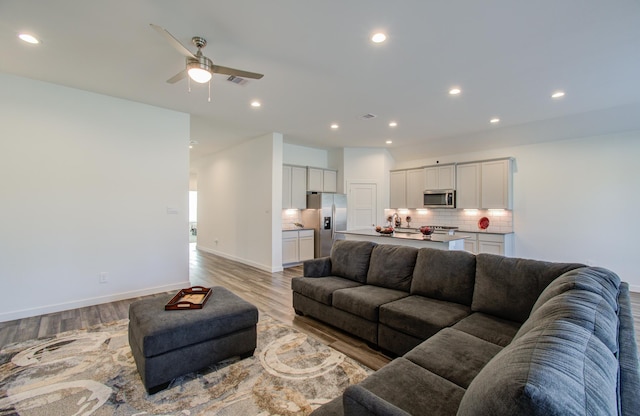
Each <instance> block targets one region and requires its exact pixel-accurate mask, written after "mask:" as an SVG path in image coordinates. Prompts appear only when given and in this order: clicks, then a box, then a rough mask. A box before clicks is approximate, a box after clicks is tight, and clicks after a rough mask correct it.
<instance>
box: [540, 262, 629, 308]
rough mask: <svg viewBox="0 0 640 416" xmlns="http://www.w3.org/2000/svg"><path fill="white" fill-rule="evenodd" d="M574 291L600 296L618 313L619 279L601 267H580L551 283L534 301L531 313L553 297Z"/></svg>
mask: <svg viewBox="0 0 640 416" xmlns="http://www.w3.org/2000/svg"><path fill="white" fill-rule="evenodd" d="M574 289H580V290H587V291H589V292H593V293H595V294H597V295H600V296H601V297H602V299H604V300H605V301H607V302H608V303H609V305H611V307H612V308H613V310H615V311H618V292H619V290H620V277H618V275H617V274H615V273H614V272H612V271H611V270H607V269H604V268H602V267H582V268H579V269H574V270H571V271H568V272H566V273H564V274H563V275H562V276H560V277H558V278H557V279H555V280H554V281H553V282H551V283H550V284H549V286H547V287H546V288H545V289H544V290H543V291H542V293H541V294H540V296H539V297H538V300H536V303H535V304H534V305H533V308H532V312H534V311H535V310H536V309H538V308H539V307H540V306H542V305H544V304H545V303H546V302H547V301H548V300H549V299H551V298H553V297H554V296H557V295H559V294H561V293H564V292H567V291H569V290H574Z"/></svg>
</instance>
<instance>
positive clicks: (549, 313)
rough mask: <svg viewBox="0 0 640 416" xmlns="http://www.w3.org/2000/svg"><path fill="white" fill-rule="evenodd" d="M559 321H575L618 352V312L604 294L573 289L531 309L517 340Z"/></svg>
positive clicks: (613, 351)
mask: <svg viewBox="0 0 640 416" xmlns="http://www.w3.org/2000/svg"><path fill="white" fill-rule="evenodd" d="M555 320H562V321H567V322H572V323H574V324H576V325H579V326H581V327H583V328H584V329H586V330H587V331H589V332H590V333H591V334H593V335H595V336H596V337H598V339H599V340H600V341H602V343H603V344H605V345H606V346H607V347H608V348H609V349H610V350H611V352H612V353H614V354H615V353H617V352H618V314H617V313H616V311H615V310H614V309H613V308H612V307H611V305H610V304H609V302H607V301H606V300H605V299H604V298H603V297H602V296H600V295H599V294H597V293H593V292H590V291H588V290H581V289H573V290H569V291H567V292H564V293H561V294H559V295H557V296H554V297H553V298H551V299H549V300H548V301H546V302H545V303H544V304H543V305H542V306H540V307H539V308H537V309H535V310H534V311H533V312H531V315H530V316H529V319H527V320H526V321H525V322H524V323H523V324H522V326H521V327H520V329H519V330H518V332H517V333H516V335H515V336H514V339H518V338H520V337H521V336H523V335H524V334H526V333H527V332H529V331H531V330H532V329H533V328H538V327H540V326H546V325H547V323H549V322H551V321H555Z"/></svg>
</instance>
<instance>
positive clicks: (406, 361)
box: [291, 240, 640, 415]
mask: <svg viewBox="0 0 640 416" xmlns="http://www.w3.org/2000/svg"><path fill="white" fill-rule="evenodd" d="M291 287H292V290H293V306H294V308H295V310H296V313H298V314H300V315H308V316H311V317H313V318H316V319H318V320H321V321H324V322H326V323H328V324H330V325H333V326H336V327H338V328H341V329H342V330H345V331H347V332H349V333H351V334H353V335H355V336H357V337H360V338H362V339H364V340H366V341H367V342H368V343H370V344H371V345H372V346H374V347H376V348H381V349H382V350H383V351H386V352H388V353H389V354H392V355H394V356H397V358H396V359H394V360H393V361H392V362H390V363H389V364H387V365H386V366H384V367H383V368H381V369H380V370H378V371H377V372H375V373H374V374H372V375H371V376H369V377H368V378H366V379H365V380H364V381H362V382H361V383H359V384H356V385H353V386H350V387H348V388H347V389H346V390H345V392H344V394H343V396H342V397H338V398H336V399H335V400H333V401H331V402H329V403H327V404H325V405H323V406H321V407H319V408H318V409H316V410H315V411H314V415H342V414H344V415H371V414H374V415H418V414H428V415H455V414H458V415H520V414H527V415H529V414H532V415H640V371H639V365H638V353H637V345H636V340H635V333H634V329H633V318H632V316H631V309H630V300H629V289H628V285H627V284H626V283H624V282H621V281H620V279H619V278H618V276H617V275H616V274H615V273H613V272H611V271H609V270H606V269H603V268H597V267H586V266H584V265H582V264H575V263H551V262H543V261H536V260H528V259H519V258H508V257H502V256H496V255H490V254H478V255H473V254H471V253H468V252H463V251H444V250H436V249H429V248H422V249H416V248H412V247H403V246H394V245H385V244H375V243H370V242H359V241H344V240H342V241H336V242H335V244H334V246H333V248H332V251H331V256H330V257H325V258H320V259H314V260H309V261H306V262H305V263H304V276H303V277H296V278H293V279H292V282H291Z"/></svg>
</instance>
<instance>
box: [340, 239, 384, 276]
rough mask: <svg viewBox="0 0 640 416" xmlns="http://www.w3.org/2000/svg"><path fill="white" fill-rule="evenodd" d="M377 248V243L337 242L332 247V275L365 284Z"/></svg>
mask: <svg viewBox="0 0 640 416" xmlns="http://www.w3.org/2000/svg"><path fill="white" fill-rule="evenodd" d="M375 246H376V243H373V242H370V241H350V240H337V241H335V242H334V243H333V246H332V247H331V275H333V276H339V277H344V278H345V279H349V280H353V281H354V282H359V283H365V282H366V280H367V272H368V271H369V260H370V258H371V251H372V250H373V247H375Z"/></svg>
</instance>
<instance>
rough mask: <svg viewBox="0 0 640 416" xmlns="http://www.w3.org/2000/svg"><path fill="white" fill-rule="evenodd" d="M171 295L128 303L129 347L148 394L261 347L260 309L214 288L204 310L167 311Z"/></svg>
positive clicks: (221, 288)
mask: <svg viewBox="0 0 640 416" xmlns="http://www.w3.org/2000/svg"><path fill="white" fill-rule="evenodd" d="M171 298H172V295H167V294H163V295H155V296H152V297H150V298H146V299H142V300H139V301H136V302H133V303H132V304H131V305H130V306H129V345H130V346H131V352H132V353H133V358H134V360H135V362H136V366H137V367H138V372H139V373H140V377H141V378H142V383H143V384H144V387H145V388H146V389H147V392H149V394H153V393H156V392H158V391H160V390H162V389H164V388H166V387H167V386H168V385H169V382H170V381H171V380H172V379H174V378H176V377H178V376H181V375H184V374H188V373H190V372H193V371H196V370H199V369H202V368H204V367H207V366H209V365H211V364H215V363H217V362H219V361H221V360H224V359H227V358H230V357H234V356H240V357H242V358H246V357H250V356H251V355H253V351H254V350H255V348H256V323H257V322H258V309H257V308H256V307H255V306H253V305H252V304H250V303H249V302H246V301H244V300H243V299H241V298H239V297H238V296H236V295H234V294H233V293H232V292H230V291H229V290H227V289H225V288H223V287H221V286H215V287H213V288H211V296H210V297H209V299H208V300H207V302H206V303H205V304H204V306H203V307H202V309H188V310H170V311H165V310H164V305H165V304H166V303H167V302H168V301H169V300H171Z"/></svg>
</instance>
